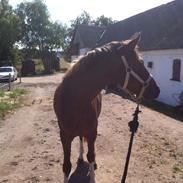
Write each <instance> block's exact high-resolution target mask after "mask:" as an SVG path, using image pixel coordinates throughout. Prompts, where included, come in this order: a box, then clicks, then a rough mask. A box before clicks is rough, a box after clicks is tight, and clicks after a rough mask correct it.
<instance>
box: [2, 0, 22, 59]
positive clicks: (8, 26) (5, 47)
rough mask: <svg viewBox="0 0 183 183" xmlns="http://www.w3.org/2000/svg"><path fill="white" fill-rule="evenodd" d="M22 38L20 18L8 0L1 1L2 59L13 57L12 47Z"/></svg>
mask: <svg viewBox="0 0 183 183" xmlns="http://www.w3.org/2000/svg"><path fill="white" fill-rule="evenodd" d="M19 38H20V33H19V18H18V16H17V15H16V14H15V13H14V11H13V9H12V7H11V6H10V5H9V3H8V0H1V1H0V61H2V60H8V59H10V58H11V55H12V49H13V46H14V44H15V42H16V41H18V40H19Z"/></svg>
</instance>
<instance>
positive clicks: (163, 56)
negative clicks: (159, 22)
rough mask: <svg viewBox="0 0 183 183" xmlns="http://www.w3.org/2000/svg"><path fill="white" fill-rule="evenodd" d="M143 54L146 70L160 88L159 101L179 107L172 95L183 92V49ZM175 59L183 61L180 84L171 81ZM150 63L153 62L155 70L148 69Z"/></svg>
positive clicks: (182, 63)
mask: <svg viewBox="0 0 183 183" xmlns="http://www.w3.org/2000/svg"><path fill="white" fill-rule="evenodd" d="M141 53H142V55H143V58H144V64H145V66H146V68H147V69H148V70H149V72H150V73H151V74H152V75H153V77H154V79H155V80H156V82H157V83H158V85H159V87H160V90H161V92H160V96H159V97H158V99H157V100H159V101H161V102H164V103H166V104H169V105H172V106H175V105H177V101H176V100H175V99H174V98H173V96H172V95H173V94H176V93H180V92H181V91H183V49H177V50H157V51H144V52H141ZM174 59H180V60H181V77H180V80H181V81H180V82H178V81H173V80H171V78H172V70H173V60H174ZM148 62H153V68H148V67H147V63H148Z"/></svg>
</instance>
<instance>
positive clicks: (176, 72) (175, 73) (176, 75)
mask: <svg viewBox="0 0 183 183" xmlns="http://www.w3.org/2000/svg"><path fill="white" fill-rule="evenodd" d="M180 72H181V60H179V59H175V60H173V68H172V79H171V80H174V81H180Z"/></svg>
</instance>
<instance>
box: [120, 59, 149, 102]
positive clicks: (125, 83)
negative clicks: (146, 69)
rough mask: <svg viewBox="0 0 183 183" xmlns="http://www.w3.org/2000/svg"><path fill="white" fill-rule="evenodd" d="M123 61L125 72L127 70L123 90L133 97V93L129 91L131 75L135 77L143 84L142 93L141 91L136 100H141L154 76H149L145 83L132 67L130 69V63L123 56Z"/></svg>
mask: <svg viewBox="0 0 183 183" xmlns="http://www.w3.org/2000/svg"><path fill="white" fill-rule="evenodd" d="M121 59H122V61H123V64H124V66H125V70H126V75H125V81H124V84H123V86H122V89H123V90H124V91H126V92H127V93H128V94H130V95H131V91H130V90H129V89H128V83H129V80H130V75H133V77H134V78H136V79H137V81H139V82H140V83H141V84H142V88H141V91H140V93H139V95H138V96H137V97H136V98H135V100H140V99H141V98H142V96H143V94H144V92H145V90H146V88H147V87H148V86H149V83H150V81H151V79H152V75H151V74H149V77H148V79H147V80H146V81H144V80H143V79H142V78H141V77H140V76H139V75H138V74H137V73H136V72H134V71H133V69H132V68H131V67H129V65H128V62H127V60H126V58H125V57H124V56H122V57H121ZM131 96H132V95H131ZM133 98H134V97H133Z"/></svg>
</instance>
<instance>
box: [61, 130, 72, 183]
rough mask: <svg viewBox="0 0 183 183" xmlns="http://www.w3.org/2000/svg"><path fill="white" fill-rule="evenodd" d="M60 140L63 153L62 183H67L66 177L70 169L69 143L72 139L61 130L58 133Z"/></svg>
mask: <svg viewBox="0 0 183 183" xmlns="http://www.w3.org/2000/svg"><path fill="white" fill-rule="evenodd" d="M60 138H61V142H62V147H63V151H64V163H63V172H64V183H68V177H69V174H70V172H71V167H72V164H71V161H70V156H71V142H72V140H73V138H71V137H69V136H68V135H67V134H65V133H64V131H62V130H61V131H60Z"/></svg>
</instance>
